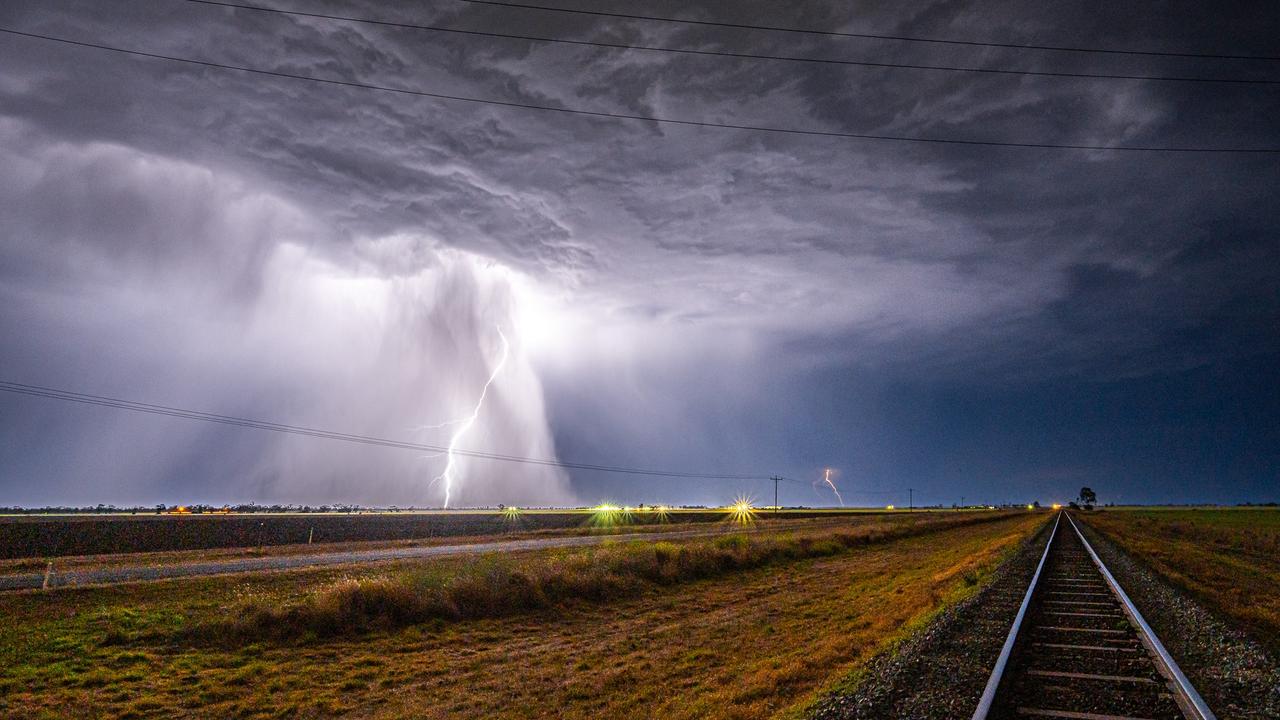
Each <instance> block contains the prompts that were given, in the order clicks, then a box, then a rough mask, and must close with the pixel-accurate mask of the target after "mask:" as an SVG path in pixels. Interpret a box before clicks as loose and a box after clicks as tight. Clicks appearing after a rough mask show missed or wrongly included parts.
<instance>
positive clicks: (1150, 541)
mask: <svg viewBox="0 0 1280 720" xmlns="http://www.w3.org/2000/svg"><path fill="white" fill-rule="evenodd" d="M1081 516H1082V517H1084V518H1085V519H1086V521H1087V522H1088V523H1089V524H1090V525H1091V526H1093V527H1095V528H1097V529H1098V530H1099V531H1101V532H1103V533H1104V534H1105V535H1106V536H1107V537H1109V538H1111V539H1112V540H1113V541H1115V543H1116V544H1117V545H1119V546H1120V547H1121V548H1122V549H1124V550H1125V551H1126V552H1128V553H1129V554H1130V555H1133V556H1135V557H1137V558H1138V559H1140V560H1142V561H1143V562H1145V563H1146V564H1147V565H1148V566H1150V567H1151V568H1152V569H1153V570H1154V571H1156V572H1157V573H1158V574H1160V575H1161V576H1162V577H1164V578H1165V579H1166V580H1168V581H1169V582H1171V583H1172V584H1173V585H1175V586H1177V587H1179V588H1181V589H1183V590H1185V591H1187V592H1189V593H1190V594H1192V595H1193V596H1195V597H1196V598H1197V599H1199V600H1201V601H1202V602H1204V603H1205V604H1206V605H1208V606H1209V607H1210V608H1213V609H1214V610H1216V611H1218V612H1219V613H1221V614H1222V615H1224V616H1225V617H1227V618H1229V619H1231V620H1232V621H1233V622H1235V623H1236V624H1238V625H1240V626H1242V627H1244V628H1246V629H1248V630H1250V631H1251V632H1252V633H1253V634H1254V635H1255V636H1256V637H1258V639H1260V640H1262V641H1263V642H1264V643H1266V644H1267V645H1269V646H1270V647H1271V648H1272V649H1273V650H1280V510H1277V509H1275V508H1195V509H1192V508H1167V509H1166V508H1143V509H1120V510H1108V511H1106V512H1101V513H1092V514H1082V515H1081Z"/></svg>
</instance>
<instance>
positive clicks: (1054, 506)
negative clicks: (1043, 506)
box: [1053, 503, 1062, 510]
mask: <svg viewBox="0 0 1280 720" xmlns="http://www.w3.org/2000/svg"><path fill="white" fill-rule="evenodd" d="M1053 509H1054V510H1061V509H1062V505H1060V504H1058V503H1054V504H1053Z"/></svg>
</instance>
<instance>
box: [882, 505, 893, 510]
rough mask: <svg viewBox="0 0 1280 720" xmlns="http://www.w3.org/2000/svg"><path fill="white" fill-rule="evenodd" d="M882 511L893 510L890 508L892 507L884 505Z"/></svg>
mask: <svg viewBox="0 0 1280 720" xmlns="http://www.w3.org/2000/svg"><path fill="white" fill-rule="evenodd" d="M884 509H885V510H892V509H893V506H892V505H885V506H884Z"/></svg>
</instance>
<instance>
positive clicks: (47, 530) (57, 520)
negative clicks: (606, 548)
mask: <svg viewBox="0 0 1280 720" xmlns="http://www.w3.org/2000/svg"><path fill="white" fill-rule="evenodd" d="M867 512H868V511H860V510H849V511H839V510H786V511H784V512H782V513H781V515H782V516H784V517H786V518H791V519H797V518H812V517H833V516H837V515H840V514H865V513H867ZM870 512H873V513H878V512H883V511H870ZM617 514H618V513H606V514H604V515H603V516H602V514H601V513H600V512H597V511H594V510H526V511H522V512H519V513H518V514H506V513H502V512H499V511H496V510H490V511H483V510H477V511H437V512H387V513H376V512H369V513H353V514H338V513H292V514H288V513H246V514H230V515H220V514H207V515H168V514H165V515H154V514H137V515H126V514H112V515H9V516H3V517H0V560H3V559H21V558H50V557H65V556H76V555H104V554H116V553H140V552H165V551H179V550H210V549H215V548H244V547H273V546H282V545H299V544H307V543H323V544H334V543H347V542H368V541H404V540H418V539H424V538H437V537H466V536H481V535H498V534H505V533H511V532H531V531H539V530H566V529H574V528H579V529H583V530H593V529H599V528H601V527H605V528H607V527H610V526H614V525H617V524H619V523H618V518H617V517H614V516H616V515H617ZM725 515H726V513H725V511H724V510H714V509H709V510H683V509H681V510H671V511H668V512H663V513H660V512H657V511H636V512H631V513H627V517H626V523H625V524H626V525H627V526H628V527H636V526H656V525H665V524H672V523H699V522H718V521H723V520H724V519H725Z"/></svg>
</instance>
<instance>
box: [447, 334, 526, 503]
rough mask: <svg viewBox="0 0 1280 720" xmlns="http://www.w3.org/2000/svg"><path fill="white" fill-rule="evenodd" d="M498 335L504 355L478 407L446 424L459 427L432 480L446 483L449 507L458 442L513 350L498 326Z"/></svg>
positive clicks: (486, 383)
mask: <svg viewBox="0 0 1280 720" xmlns="http://www.w3.org/2000/svg"><path fill="white" fill-rule="evenodd" d="M498 337H500V338H502V356H501V357H499V358H498V364H497V365H494V366H493V372H491V373H489V379H488V380H487V381H486V382H485V384H484V387H483V388H481V390H480V398H479V399H478V400H476V407H475V409H474V410H472V411H471V415H469V416H467V417H465V418H462V419H461V420H455V421H452V422H448V423H443V424H442V425H441V426H440V427H443V426H444V425H457V426H458V429H457V430H454V431H453V437H451V438H449V449H448V450H447V451H446V452H445V455H447V456H448V457H449V459H448V460H447V461H446V462H445V465H444V471H443V472H441V473H440V474H439V475H437V476H436V477H435V479H434V480H432V481H431V482H432V483H433V484H434V483H435V482H436V481H440V482H441V483H442V484H443V485H444V506H445V507H449V496H450V493H452V491H453V481H454V480H455V478H456V473H457V459H458V457H457V455H455V454H454V450H455V449H456V448H457V447H458V443H459V442H460V441H461V440H462V438H463V437H465V436H466V434H467V432H468V431H470V430H471V426H472V425H475V424H476V418H478V417H480V408H481V407H483V406H484V398H485V395H488V394H489V386H490V385H492V384H493V380H494V378H496V377H498V373H500V372H502V366H503V365H506V364H507V355H508V354H510V352H511V344H510V343H508V342H507V336H506V335H503V334H502V328H501V327H498Z"/></svg>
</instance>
